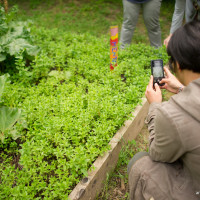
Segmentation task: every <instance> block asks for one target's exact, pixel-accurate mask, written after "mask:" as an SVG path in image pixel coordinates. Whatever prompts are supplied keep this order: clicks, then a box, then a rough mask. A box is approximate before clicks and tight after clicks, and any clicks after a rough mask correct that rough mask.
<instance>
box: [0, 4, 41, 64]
mask: <svg viewBox="0 0 200 200" xmlns="http://www.w3.org/2000/svg"><path fill="white" fill-rule="evenodd" d="M16 14H17V7H16V6H15V7H13V8H12V10H11V11H10V12H9V13H5V10H4V8H3V7H2V6H0V62H1V66H2V65H5V66H8V65H13V64H14V58H16V57H17V56H19V55H21V56H23V59H24V60H27V59H28V60H31V59H33V56H35V55H36V54H37V52H38V48H37V47H36V46H34V45H32V38H31V35H30V28H29V26H30V22H28V21H27V22H22V21H16V16H17V15H16ZM2 61H4V63H2Z"/></svg>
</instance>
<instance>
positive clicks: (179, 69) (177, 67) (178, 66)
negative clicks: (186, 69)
mask: <svg viewBox="0 0 200 200" xmlns="http://www.w3.org/2000/svg"><path fill="white" fill-rule="evenodd" d="M176 69H177V70H178V71H179V72H181V71H182V70H181V68H180V65H179V63H178V62H177V61H176Z"/></svg>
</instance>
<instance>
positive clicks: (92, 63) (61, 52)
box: [0, 27, 167, 199]
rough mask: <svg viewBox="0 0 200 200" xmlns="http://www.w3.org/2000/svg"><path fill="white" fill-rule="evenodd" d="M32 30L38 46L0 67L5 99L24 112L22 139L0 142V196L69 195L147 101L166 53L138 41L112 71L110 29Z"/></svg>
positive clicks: (20, 126) (17, 128) (20, 129)
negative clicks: (99, 32)
mask: <svg viewBox="0 0 200 200" xmlns="http://www.w3.org/2000/svg"><path fill="white" fill-rule="evenodd" d="M32 34H33V37H34V40H35V45H37V46H38V47H39V49H40V53H38V55H37V56H36V57H35V58H34V60H33V61H32V62H30V63H27V62H26V61H25V60H24V59H23V56H18V57H17V58H16V59H15V63H14V64H8V65H7V66H6V67H7V68H6V71H4V72H3V73H9V74H10V83H7V84H6V87H5V92H4V94H3V96H2V102H1V103H2V104H3V105H5V106H9V107H17V108H20V109H21V110H22V115H21V119H20V120H19V121H18V123H17V124H16V125H15V131H16V132H17V134H18V135H19V139H18V140H17V141H15V140H13V139H11V138H10V137H7V138H6V139H5V142H4V143H3V144H0V150H1V156H0V176H1V180H0V198H1V199H5V198H7V199H8V198H9V199H12V198H18V199H43V198H48V199H67V198H68V195H69V194H70V193H71V192H72V190H73V189H74V187H75V186H76V185H77V184H78V183H79V182H80V180H81V179H82V178H83V177H87V176H88V169H89V168H90V167H91V166H92V164H93V163H94V161H95V160H96V159H97V157H98V156H100V155H103V154H104V153H105V152H106V151H110V150H111V149H112V144H114V143H110V144H111V146H110V145H109V142H110V141H111V139H112V138H113V136H114V134H115V133H116V132H117V130H119V129H120V128H121V127H122V126H123V124H124V122H125V121H126V120H128V119H130V118H131V117H132V116H131V112H132V111H133V110H134V109H135V108H136V106H137V105H138V104H140V103H141V102H142V97H143V96H144V91H145V88H146V85H147V83H148V80H149V76H150V68H149V66H150V60H151V59H157V58H162V59H164V61H165V60H167V56H166V52H165V49H160V50H158V49H153V48H151V47H150V46H146V45H143V44H138V45H133V46H131V47H130V48H128V49H127V50H126V51H121V52H119V60H118V62H119V64H118V66H117V67H116V69H115V70H114V71H112V72H111V71H110V69H109V37H107V36H104V37H100V38H97V37H94V36H91V35H90V34H87V33H85V34H71V33H66V32H61V31H60V30H57V29H52V30H46V29H44V28H36V27H35V28H34V27H33V28H32ZM138 123H139V122H138ZM117 149H118V150H117V151H119V148H117ZM111 155H112V154H111ZM116 155H117V154H116ZM113 157H114V156H113ZM109 159H110V158H109ZM113 162H114V161H113ZM115 162H116V161H115ZM105 174H106V172H105ZM83 180H85V181H86V180H87V179H83ZM96 185H97V184H96ZM85 193H86V194H87V191H86V192H85Z"/></svg>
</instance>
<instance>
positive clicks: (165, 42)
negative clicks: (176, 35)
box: [164, 34, 172, 47]
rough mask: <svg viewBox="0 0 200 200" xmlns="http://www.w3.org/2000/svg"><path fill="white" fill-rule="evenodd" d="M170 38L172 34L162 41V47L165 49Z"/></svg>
mask: <svg viewBox="0 0 200 200" xmlns="http://www.w3.org/2000/svg"><path fill="white" fill-rule="evenodd" d="M171 37H172V34H170V35H169V36H168V37H167V38H166V39H165V40H164V45H165V46H166V47H167V46H168V43H169V41H170V39H171Z"/></svg>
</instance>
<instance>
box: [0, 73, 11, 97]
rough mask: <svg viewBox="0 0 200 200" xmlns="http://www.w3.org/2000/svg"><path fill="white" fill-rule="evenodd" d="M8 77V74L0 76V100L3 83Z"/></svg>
mask: <svg viewBox="0 0 200 200" xmlns="http://www.w3.org/2000/svg"><path fill="white" fill-rule="evenodd" d="M8 77H9V75H8V74H4V75H3V76H0V98H1V96H2V93H3V90H4V86H5V82H6V79H7V78H8Z"/></svg>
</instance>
